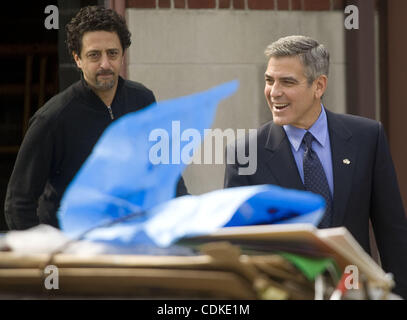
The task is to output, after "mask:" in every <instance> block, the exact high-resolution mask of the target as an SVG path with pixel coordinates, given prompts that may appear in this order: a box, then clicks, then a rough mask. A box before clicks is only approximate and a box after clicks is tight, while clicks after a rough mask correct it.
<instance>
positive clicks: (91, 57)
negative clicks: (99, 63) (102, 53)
mask: <svg viewBox="0 0 407 320" xmlns="http://www.w3.org/2000/svg"><path fill="white" fill-rule="evenodd" d="M88 58H89V59H92V60H95V59H97V58H99V53H97V52H91V53H89V54H88Z"/></svg>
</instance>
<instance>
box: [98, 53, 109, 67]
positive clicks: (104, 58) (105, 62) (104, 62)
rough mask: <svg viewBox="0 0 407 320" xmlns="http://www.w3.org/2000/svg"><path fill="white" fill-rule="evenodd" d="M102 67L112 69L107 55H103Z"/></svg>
mask: <svg viewBox="0 0 407 320" xmlns="http://www.w3.org/2000/svg"><path fill="white" fill-rule="evenodd" d="M100 67H101V68H102V69H110V61H109V58H108V56H107V54H106V53H104V54H102V58H101V60H100Z"/></svg>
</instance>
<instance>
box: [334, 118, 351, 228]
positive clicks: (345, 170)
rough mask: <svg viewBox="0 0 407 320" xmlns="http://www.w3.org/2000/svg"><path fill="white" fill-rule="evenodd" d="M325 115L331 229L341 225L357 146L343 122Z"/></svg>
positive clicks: (349, 189)
mask: <svg viewBox="0 0 407 320" xmlns="http://www.w3.org/2000/svg"><path fill="white" fill-rule="evenodd" d="M326 114H327V119H328V130H329V138H330V141H331V153H332V170H333V179H334V199H333V227H336V226H340V225H342V224H343V219H344V216H345V210H346V207H347V203H348V199H349V195H350V191H351V187H352V176H353V171H354V168H355V165H356V160H357V159H356V158H357V146H355V145H354V144H353V143H352V133H351V132H350V131H349V130H348V129H347V128H346V126H345V125H344V124H343V122H342V121H340V120H339V119H338V118H337V116H336V115H335V114H334V113H331V112H329V111H328V110H326Z"/></svg>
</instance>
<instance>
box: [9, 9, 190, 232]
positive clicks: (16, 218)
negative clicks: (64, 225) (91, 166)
mask: <svg viewBox="0 0 407 320" xmlns="http://www.w3.org/2000/svg"><path fill="white" fill-rule="evenodd" d="M66 32H67V46H68V50H69V53H70V54H71V55H72V57H73V59H74V60H75V62H76V65H77V67H78V68H79V69H80V71H81V80H80V81H78V82H76V83H74V84H73V85H71V86H70V87H69V88H67V89H66V90H64V91H63V92H61V93H59V94H58V95H56V96H54V97H53V98H51V99H50V100H49V101H48V102H47V103H46V104H45V105H44V106H43V107H42V108H40V109H39V110H38V111H37V112H36V113H35V115H34V116H33V118H32V119H31V120H30V126H29V129H28V131H27V133H26V135H25V137H24V140H23V143H22V145H21V147H20V151H19V153H18V155H17V160H16V163H15V166H14V170H13V173H12V175H11V178H10V181H9V184H8V188H7V194H6V201H5V216H6V221H7V224H8V226H9V228H10V229H27V228H30V227H33V226H35V225H38V224H40V223H43V224H49V225H52V226H55V227H58V226H59V225H58V220H57V217H56V213H57V211H58V208H59V205H60V200H61V198H62V195H63V193H64V191H65V189H66V187H67V186H68V184H69V183H70V182H71V180H72V179H73V177H74V176H75V174H76V173H77V171H78V170H79V169H80V167H81V166H82V164H83V162H84V161H85V160H86V158H87V157H88V156H89V154H90V153H91V151H92V148H93V147H94V145H95V144H96V142H97V140H98V139H99V137H100V136H101V134H102V133H103V131H104V130H105V129H106V127H107V126H109V124H111V123H112V121H115V120H116V119H118V118H120V117H121V116H123V115H125V114H127V113H129V112H134V111H138V110H140V109H143V108H145V107H147V106H148V105H150V104H152V103H153V102H155V98H154V94H153V93H152V92H151V91H150V90H149V89H147V88H146V87H144V86H143V85H142V84H141V83H137V82H133V81H129V80H124V79H123V78H121V77H120V76H119V73H120V68H121V66H122V64H123V58H124V53H125V50H126V49H127V48H128V47H129V46H130V44H131V40H130V36H131V34H130V32H129V30H128V28H127V25H126V22H125V20H124V19H123V18H122V17H121V16H119V15H118V14H117V13H116V12H115V11H113V10H110V9H106V8H103V7H85V8H82V9H81V10H80V11H79V12H78V14H77V15H76V16H75V17H74V18H73V19H72V20H71V21H70V23H68V24H67V26H66ZM118 152H120V150H118ZM186 193H187V191H186V188H185V184H184V181H183V180H182V178H181V179H180V181H179V183H178V187H177V195H183V194H186Z"/></svg>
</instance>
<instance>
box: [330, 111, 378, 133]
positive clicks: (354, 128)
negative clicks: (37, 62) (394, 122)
mask: <svg viewBox="0 0 407 320" xmlns="http://www.w3.org/2000/svg"><path fill="white" fill-rule="evenodd" d="M327 117H328V124H329V123H330V124H335V125H337V124H342V125H343V126H344V127H345V128H346V129H348V130H350V131H351V132H352V133H365V134H366V133H368V132H372V131H374V132H376V131H377V130H378V129H379V127H380V126H381V124H380V122H379V121H377V120H373V119H369V118H365V117H361V116H357V115H352V114H341V113H334V112H332V111H327Z"/></svg>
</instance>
